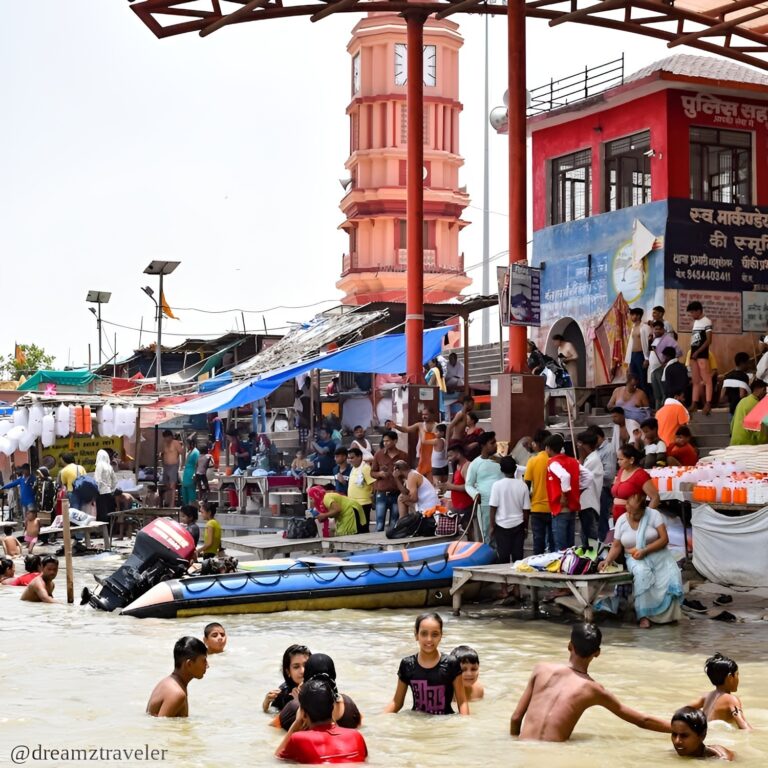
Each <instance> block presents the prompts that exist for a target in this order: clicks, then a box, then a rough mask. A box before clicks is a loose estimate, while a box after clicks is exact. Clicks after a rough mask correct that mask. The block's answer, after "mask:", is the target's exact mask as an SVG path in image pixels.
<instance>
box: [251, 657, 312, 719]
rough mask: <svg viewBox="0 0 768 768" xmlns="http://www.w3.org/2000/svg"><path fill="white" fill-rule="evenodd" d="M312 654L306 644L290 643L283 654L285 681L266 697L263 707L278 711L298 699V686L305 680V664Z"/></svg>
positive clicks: (267, 709)
mask: <svg viewBox="0 0 768 768" xmlns="http://www.w3.org/2000/svg"><path fill="white" fill-rule="evenodd" d="M311 655H312V651H310V650H309V648H307V646H306V645H289V646H288V647H287V648H286V649H285V653H284V654H283V682H282V683H280V686H279V687H278V688H275V689H274V690H272V691H270V692H269V693H268V694H267V695H266V696H265V697H264V703H263V704H262V709H263V710H264V711H265V712H268V711H269V710H270V709H276V710H277V711H278V712H279V711H280V710H281V709H282V708H283V707H284V706H285V705H286V704H287V703H288V702H289V701H293V700H297V701H298V693H299V692H298V686H300V685H301V684H302V682H303V681H304V665H305V664H306V663H307V659H309V657H310V656H311Z"/></svg>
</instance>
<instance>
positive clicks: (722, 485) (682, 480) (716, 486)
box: [650, 462, 768, 505]
mask: <svg viewBox="0 0 768 768" xmlns="http://www.w3.org/2000/svg"><path fill="white" fill-rule="evenodd" d="M650 475H651V477H652V479H653V484H654V485H655V486H656V487H657V488H658V489H659V491H661V492H664V491H682V490H683V488H682V486H683V484H689V485H692V486H693V490H692V500H693V501H694V502H699V503H704V504H756V505H764V504H768V473H764V472H746V471H744V468H743V467H740V466H739V465H738V464H736V463H734V462H713V463H711V464H697V465H696V466H695V467H659V468H654V469H652V470H650Z"/></svg>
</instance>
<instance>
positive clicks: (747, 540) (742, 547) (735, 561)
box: [692, 504, 768, 587]
mask: <svg viewBox="0 0 768 768" xmlns="http://www.w3.org/2000/svg"><path fill="white" fill-rule="evenodd" d="M692 525H693V565H694V568H696V570H697V571H698V572H699V573H700V574H701V575H702V576H704V577H705V578H706V579H709V581H712V582H714V583H715V584H725V585H727V586H735V587H768V507H763V508H762V509H760V510H758V511H757V512H753V513H752V514H750V515H742V516H741V517H728V516H727V515H721V514H719V513H718V512H715V510H714V509H712V507H710V506H709V505H708V504H702V505H701V506H698V507H695V508H694V510H693V517H692Z"/></svg>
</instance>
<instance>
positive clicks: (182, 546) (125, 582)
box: [80, 517, 195, 611]
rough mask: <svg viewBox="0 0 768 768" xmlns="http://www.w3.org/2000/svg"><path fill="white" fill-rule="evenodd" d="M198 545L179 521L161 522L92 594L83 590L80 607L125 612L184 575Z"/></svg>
mask: <svg viewBox="0 0 768 768" xmlns="http://www.w3.org/2000/svg"><path fill="white" fill-rule="evenodd" d="M194 549H195V542H194V540H193V538H192V536H191V534H190V533H189V531H188V530H187V529H186V528H184V527H183V526H182V525H180V524H179V523H177V522H176V521H175V520H170V519H168V518H162V517H161V518H158V519H156V520H153V521H152V522H151V523H149V524H147V525H145V526H144V527H143V528H142V529H141V530H140V531H139V532H138V533H137V534H136V543H135V544H134V545H133V552H131V556H130V557H129V558H128V559H127V560H126V561H125V562H124V563H123V564H122V565H121V566H120V567H119V568H118V569H117V570H116V571H115V572H114V573H113V574H112V575H111V576H108V577H107V578H105V579H100V578H98V577H95V578H96V581H98V583H99V586H98V587H97V588H96V590H94V591H93V592H91V591H90V590H89V589H88V588H87V587H86V588H84V589H83V592H82V595H81V598H80V604H81V605H85V604H86V603H90V604H91V605H92V606H93V607H94V608H99V609H101V610H102V611H114V610H115V608H124V607H125V606H126V605H128V604H129V603H132V602H133V601H134V600H135V599H136V598H137V597H139V596H140V595H143V594H144V593H145V592H146V591H147V590H149V589H151V588H152V587H154V586H155V584H159V583H160V582H161V581H167V580H168V579H177V578H179V577H181V576H183V575H184V573H185V572H186V570H187V568H188V567H189V557H190V555H191V554H192V552H194Z"/></svg>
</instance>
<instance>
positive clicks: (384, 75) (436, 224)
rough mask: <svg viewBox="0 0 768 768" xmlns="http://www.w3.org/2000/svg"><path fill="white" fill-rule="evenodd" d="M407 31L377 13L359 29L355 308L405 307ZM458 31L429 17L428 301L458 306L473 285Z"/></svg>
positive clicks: (346, 261) (346, 285) (353, 80)
mask: <svg viewBox="0 0 768 768" xmlns="http://www.w3.org/2000/svg"><path fill="white" fill-rule="evenodd" d="M405 41H406V22H405V19H403V18H402V17H401V16H397V15H394V14H385V13H372V14H370V15H369V16H367V17H366V18H364V19H362V20H361V21H360V22H358V23H357V24H356V25H355V28H354V29H353V30H352V39H351V40H350V42H349V44H348V46H347V50H348V51H349V54H350V56H351V73H350V75H351V76H350V90H351V97H352V98H351V101H350V104H349V106H348V107H347V114H348V115H349V129H350V131H349V143H350V150H349V158H348V159H347V162H346V163H345V166H346V168H347V171H348V175H349V178H348V179H347V180H343V182H342V183H345V189H346V194H345V196H344V197H343V199H342V201H341V210H342V212H343V213H344V215H345V216H346V220H345V221H344V223H343V224H342V225H341V226H342V228H344V229H345V230H346V232H347V234H348V236H349V247H348V252H347V253H346V254H345V255H344V257H343V264H342V271H341V279H340V280H339V281H338V282H337V283H336V286H337V287H338V288H339V289H340V290H342V291H344V292H345V293H346V296H345V297H344V299H342V301H343V302H344V303H347V304H366V303H368V302H371V301H389V302H405V285H406V254H407V249H406V244H407V240H406V152H407V133H408V110H407V106H406V87H407V66H406V65H407V59H408V55H409V53H410V51H408V48H407V45H406V42H405ZM462 44H463V38H462V37H461V35H460V34H459V32H458V25H457V24H454V23H453V22H451V21H446V20H437V19H434V18H429V19H428V20H427V22H426V24H425V26H424V49H423V51H421V52H420V53H421V55H422V56H423V57H424V301H426V302H440V301H447V300H449V299H454V298H456V297H457V296H458V295H459V293H461V291H462V289H463V288H465V287H466V286H467V285H469V283H470V282H471V280H470V279H469V278H468V277H467V276H466V274H465V272H464V256H463V254H460V253H459V232H460V230H461V229H462V228H463V227H464V226H466V224H467V222H465V221H463V220H462V219H461V212H462V211H463V210H464V208H465V207H466V206H467V204H468V203H469V197H468V195H467V193H466V189H465V188H461V189H460V188H459V185H458V182H459V168H461V166H462V164H463V162H464V161H463V159H462V157H461V156H460V155H459V113H460V112H461V110H462V105H461V103H460V102H459V100H458V94H459V49H460V48H461V46H462Z"/></svg>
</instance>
